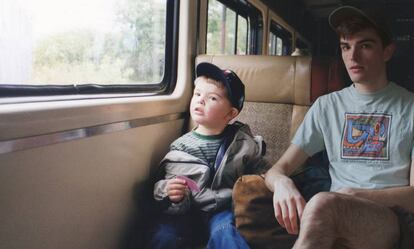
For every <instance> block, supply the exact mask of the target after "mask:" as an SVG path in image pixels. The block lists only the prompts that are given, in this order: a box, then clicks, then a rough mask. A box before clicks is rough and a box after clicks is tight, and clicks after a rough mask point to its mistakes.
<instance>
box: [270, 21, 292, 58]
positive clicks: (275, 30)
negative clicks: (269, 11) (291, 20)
mask: <svg viewBox="0 0 414 249" xmlns="http://www.w3.org/2000/svg"><path fill="white" fill-rule="evenodd" d="M272 35H273V36H275V37H277V38H280V39H281V40H282V54H281V55H277V54H270V48H269V55H277V56H284V55H290V54H291V53H292V41H293V35H292V33H291V32H290V31H289V30H288V29H286V28H285V27H283V25H281V24H279V23H278V22H277V21H275V20H271V21H270V27H269V41H270V40H271V39H270V37H271V36H272Z"/></svg>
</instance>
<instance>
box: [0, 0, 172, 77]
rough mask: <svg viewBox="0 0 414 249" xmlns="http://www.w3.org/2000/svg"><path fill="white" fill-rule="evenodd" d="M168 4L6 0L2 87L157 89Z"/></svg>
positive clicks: (0, 8)
mask: <svg viewBox="0 0 414 249" xmlns="http://www.w3.org/2000/svg"><path fill="white" fill-rule="evenodd" d="M166 2H167V0H72V1H63V0H4V1H2V2H1V4H0V30H1V31H2V32H1V34H0V37H1V39H0V54H2V56H1V57H0V84H32V85H48V84H54V85H56V84H62V85H64V84H71V85H79V84H143V83H145V84H152V83H154V84H156V83H160V82H161V81H162V79H163V76H164V73H165V53H166V51H165V47H166V40H165V38H166V7H167V4H166Z"/></svg>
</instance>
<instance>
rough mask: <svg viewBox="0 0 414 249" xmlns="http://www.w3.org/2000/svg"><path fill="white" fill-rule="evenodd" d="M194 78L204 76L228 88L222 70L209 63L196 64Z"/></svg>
mask: <svg viewBox="0 0 414 249" xmlns="http://www.w3.org/2000/svg"><path fill="white" fill-rule="evenodd" d="M196 76H197V77H200V76H206V77H208V78H212V79H215V80H217V81H221V82H223V83H224V84H225V86H226V88H228V82H227V80H226V77H225V76H224V73H223V70H221V69H220V68H219V67H217V66H215V65H213V64H211V63H207V62H202V63H200V64H198V65H197V67H196Z"/></svg>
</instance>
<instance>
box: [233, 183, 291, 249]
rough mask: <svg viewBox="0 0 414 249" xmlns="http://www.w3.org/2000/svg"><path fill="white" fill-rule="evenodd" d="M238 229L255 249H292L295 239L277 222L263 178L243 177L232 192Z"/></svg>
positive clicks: (271, 199)
mask: <svg viewBox="0 0 414 249" xmlns="http://www.w3.org/2000/svg"><path fill="white" fill-rule="evenodd" d="M233 208H234V217H235V223H236V227H237V229H238V230H239V232H240V233H241V235H242V236H243V237H244V238H245V239H246V241H247V242H248V243H249V245H250V247H251V248H252V249H262V248H263V249H265V248H276V249H284V248H292V246H293V244H294V243H295V240H296V236H295V235H289V234H288V233H287V232H286V230H285V229H284V228H282V227H281V226H280V225H279V223H278V222H277V220H276V218H275V215H274V210H273V193H272V192H270V191H269V189H268V188H267V187H266V185H265V181H264V179H263V177H262V176H259V175H245V176H242V177H240V178H239V179H238V180H237V182H236V184H235V185H234V188H233Z"/></svg>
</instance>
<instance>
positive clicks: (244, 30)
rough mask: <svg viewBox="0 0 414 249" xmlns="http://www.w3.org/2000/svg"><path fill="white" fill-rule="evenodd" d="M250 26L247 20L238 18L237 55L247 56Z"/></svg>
mask: <svg viewBox="0 0 414 249" xmlns="http://www.w3.org/2000/svg"><path fill="white" fill-rule="evenodd" d="M247 41H248V26H247V20H246V19H245V18H243V17H242V16H238V26H237V54H247Z"/></svg>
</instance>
